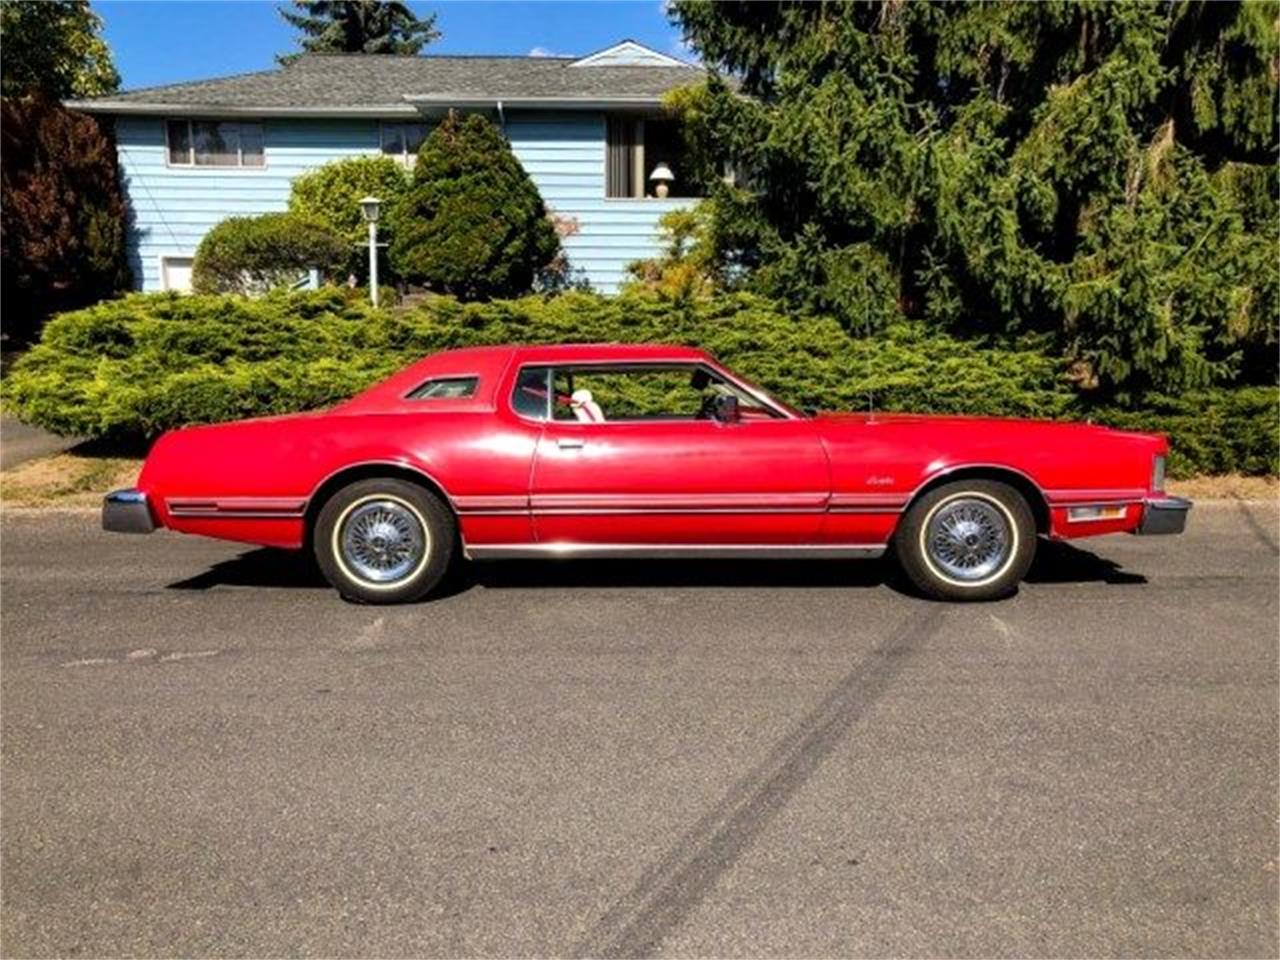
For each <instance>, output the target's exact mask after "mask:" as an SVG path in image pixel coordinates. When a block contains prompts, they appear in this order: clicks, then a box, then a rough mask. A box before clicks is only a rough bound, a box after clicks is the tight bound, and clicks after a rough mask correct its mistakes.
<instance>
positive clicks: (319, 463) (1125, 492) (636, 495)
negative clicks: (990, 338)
mask: <svg viewBox="0 0 1280 960" xmlns="http://www.w3.org/2000/svg"><path fill="white" fill-rule="evenodd" d="M1167 450H1168V445H1167V444H1166V442H1165V440H1164V438H1163V437H1159V436H1153V435H1149V434H1140V433H1124V432H1120V431H1117V430H1110V429H1106V428H1103V427H1098V426H1092V425H1089V424H1082V423H1047V422H1034V421H1020V420H999V419H987V418H971V417H951V416H916V415H911V414H887V413H883V414H882V413H862V414H819V415H815V416H809V415H806V414H804V413H802V412H800V411H798V410H795V409H793V408H791V407H789V406H787V405H786V404H785V403H782V402H780V401H778V400H776V399H774V398H773V397H770V396H769V395H768V394H767V393H765V392H764V391H763V390H761V389H759V388H758V387H756V386H753V385H752V384H751V383H748V382H747V381H746V380H743V379H742V378H741V377H738V376H736V375H734V374H733V373H731V372H729V371H728V370H726V369H725V368H724V367H722V366H720V365H719V364H718V363H716V361H715V360H713V359H712V358H711V357H710V356H708V355H707V354H706V353H704V352H702V351H700V350H693V349H689V348H685V347H666V346H621V345H616V344H607V345H575V346H551V347H521V346H504V347H478V348H472V349H466V350H452V351H448V352H445V353H439V354H435V355H434V356H430V357H428V358H426V359H425V360H422V361H420V362H419V363H416V364H413V365H412V366H410V367H408V368H407V369H405V370H403V371H401V372H400V373H398V374H396V375H395V376H393V377H391V378H390V379H388V380H386V381H384V382H383V383H380V384H378V385H377V386H374V387H372V388H370V389H369V390H366V391H365V392H364V393H362V394H360V395H359V396H357V397H355V398H353V399H351V400H349V401H347V402H345V403H342V404H340V405H339V406H337V407H334V408H333V409H331V410H327V411H321V412H314V413H300V414H295V415H292V416H281V417H265V418H261V419H255V420H245V421H241V422H238V423H227V424H219V425H216V426H205V427H192V428H189V429H184V430H177V431H174V432H172V433H167V434H165V435H164V436H162V437H161V438H160V439H159V441H157V443H156V444H155V446H154V448H153V449H152V450H151V453H150V455H149V456H148V457H147V460H146V464H145V465H144V466H143V468H142V473H141V476H140V477H139V479H138V486H137V488H136V489H131V490H121V491H117V492H115V493H112V494H110V495H108V497H107V498H106V503H105V504H104V507H103V515H102V520H103V526H104V527H105V528H106V529H107V530H115V531H121V532H130V533H145V532H150V531H151V530H153V529H155V528H156V527H157V526H163V527H168V528H169V529H171V530H178V531H181V532H183V533H197V534H202V535H204V536H210V537H220V538H223V539H226V540H238V541H244V542H246V543H255V544H262V545H266V546H273V547H288V548H294V549H301V548H305V547H309V548H310V549H312V550H314V551H315V556H316V559H317V561H318V562H319V564H320V567H321V569H322V570H323V571H324V573H325V575H326V576H327V577H328V579H329V581H330V582H331V583H332V584H333V585H334V586H335V587H336V588H337V589H338V591H339V592H340V593H342V594H343V595H344V596H346V597H348V598H351V599H357V600H362V601H366V602H369V603H394V602H400V601H408V600H414V599H417V598H419V597H422V596H425V595H426V594H428V593H430V591H431V590H432V588H433V587H434V586H435V585H436V584H437V583H438V582H439V581H440V579H441V577H442V576H443V575H444V573H445V571H446V570H447V569H448V568H449V566H450V564H451V563H453V562H454V560H455V559H456V558H457V557H458V555H459V554H461V555H463V556H465V557H469V558H471V559H475V560H480V559H490V558H504V557H569V556H574V557H583V556H590V557H740V556H751V557H761V556H763V557H815V556H817V557H878V556H880V555H881V554H883V553H885V552H886V551H889V550H892V553H893V555H894V557H895V558H896V559H897V562H898V563H899V564H901V566H902V568H903V569H904V571H905V572H906V573H907V575H908V576H909V577H910V579H911V580H912V581H913V582H914V583H915V585H916V586H917V587H918V588H919V589H920V590H921V591H923V592H924V593H926V594H928V595H930V596H933V597H937V598H944V599H950V600H979V599H991V598H995V597H1001V596H1005V595H1007V594H1009V593H1011V592H1012V591H1013V590H1015V589H1016V586H1017V584H1018V582H1019V581H1020V580H1021V579H1022V577H1023V575H1024V574H1025V573H1026V571H1027V568H1028V567H1029V566H1030V564H1031V560H1032V556H1033V555H1034V553H1035V547H1036V540H1037V536H1038V535H1039V536H1048V537H1053V538H1076V537H1086V536H1093V535H1096V534H1102V533H1117V532H1122V531H1123V532H1129V533H1180V532H1181V531H1182V530H1183V528H1184V526H1185V523H1186V515H1187V511H1188V509H1189V508H1190V506H1191V504H1190V502H1188V501H1186V500H1181V499H1178V498H1176V497H1167V496H1165V495H1164V493H1163V486H1164V463H1165V455H1166V453H1167Z"/></svg>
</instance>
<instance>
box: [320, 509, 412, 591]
mask: <svg viewBox="0 0 1280 960" xmlns="http://www.w3.org/2000/svg"><path fill="white" fill-rule="evenodd" d="M341 543H342V558H343V560H344V561H345V562H346V565H347V567H348V568H349V569H350V570H351V572H352V573H353V574H355V575H356V576H357V577H360V578H361V579H362V580H368V581H370V582H372V583H394V582H395V581H397V580H402V579H404V578H405V577H407V576H408V575H409V574H410V573H412V572H414V571H415V570H417V569H418V567H419V566H420V564H421V561H422V558H423V556H424V555H425V553H426V549H427V538H426V535H425V533H424V532H423V529H422V522H421V521H420V520H419V519H418V517H417V515H416V514H415V513H414V512H413V511H412V510H410V509H409V508H408V507H406V506H404V505H403V504H401V503H397V502H396V501H395V500H370V501H369V502H367V503H362V504H361V505H360V506H358V507H357V508H356V509H354V510H352V511H351V513H350V514H349V515H348V516H347V517H346V519H345V520H344V522H343V524H342V532H341Z"/></svg>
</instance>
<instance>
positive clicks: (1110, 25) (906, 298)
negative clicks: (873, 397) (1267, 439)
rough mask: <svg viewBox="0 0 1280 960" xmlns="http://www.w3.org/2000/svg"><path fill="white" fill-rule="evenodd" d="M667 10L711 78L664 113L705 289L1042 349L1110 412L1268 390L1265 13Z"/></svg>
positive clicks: (1279, 304) (1220, 8)
mask: <svg viewBox="0 0 1280 960" xmlns="http://www.w3.org/2000/svg"><path fill="white" fill-rule="evenodd" d="M672 9H673V15H674V17H675V18H676V19H677V20H678V22H679V23H680V25H681V26H682V27H683V29H684V31H685V34H686V36H687V38H688V39H689V40H690V41H691V42H692V44H693V46H694V47H695V48H696V49H697V50H698V52H699V53H701V55H702V56H703V58H704V60H705V62H706V63H707V64H708V65H710V66H711V67H712V69H713V71H714V72H715V74H718V75H713V76H712V78H711V79H710V81H709V82H708V83H707V85H705V86H704V87H702V88H700V89H694V90H686V91H682V92H680V93H679V94H678V95H677V96H675V97H674V98H673V105H674V106H675V107H677V108H678V109H680V110H681V111H682V112H683V113H684V115H685V117H686V121H687V131H688V137H689V140H690V144H691V146H692V148H693V150H694V152H695V154H696V155H697V156H698V159H699V167H700V172H701V176H702V178H703V179H704V181H705V184H706V187H707V190H708V192H709V193H710V194H711V195H712V197H713V203H712V215H711V216H710V218H709V220H710V224H709V227H708V230H709V239H710V245H711V246H712V248H713V250H714V251H715V261H716V265H717V268H718V270H719V272H720V274H721V276H722V277H723V278H725V279H726V281H736V282H743V280H742V278H745V283H746V284H748V285H750V286H752V287H754V288H756V289H759V290H762V291H764V292H766V293H769V294H772V295H775V296H781V297H785V298H786V299H787V300H788V301H789V302H792V303H795V304H797V305H799V306H803V307H807V308H809V309H812V310H822V311H831V312H834V313H835V314H837V315H838V316H840V317H842V318H843V319H844V321H845V322H846V324H848V325H849V326H851V327H854V328H860V327H862V326H863V325H864V324H871V325H875V324H877V323H882V322H884V320H885V319H886V318H888V317H891V316H893V315H894V314H896V313H898V312H905V313H906V314H908V315H911V316H919V317H926V318H928V319H930V320H932V321H935V322H937V323H940V324H946V325H948V326H951V327H954V328H958V329H961V330H973V331H999V332H1015V333H1033V332H1039V333H1047V334H1049V335H1051V336H1052V338H1053V339H1054V341H1055V342H1056V343H1057V344H1058V345H1059V348H1060V349H1061V351H1062V352H1063V354H1064V355H1065V357H1066V358H1067V359H1068V360H1070V361H1072V363H1073V367H1072V369H1073V371H1074V373H1075V376H1076V379H1077V380H1078V381H1079V382H1080V384H1081V386H1083V387H1089V388H1092V387H1095V386H1098V387H1100V388H1101V389H1102V392H1105V393H1110V394H1113V395H1116V396H1118V397H1120V398H1121V399H1125V398H1129V399H1133V398H1136V397H1137V396H1139V395H1141V394H1143V393H1146V392H1150V391H1161V390H1163V391H1176V390H1180V389H1183V388H1186V387H1189V386H1195V385H1199V384H1206V383H1211V382H1215V381H1218V382H1225V381H1229V380H1232V379H1235V378H1238V377H1240V376H1242V375H1243V376H1246V377H1248V378H1250V379H1253V380H1264V381H1270V382H1274V380H1275V378H1276V363H1275V344H1276V319H1277V315H1278V313H1280V293H1278V287H1280V281H1278V277H1277V272H1278V271H1277V257H1278V256H1280V215H1278V214H1280V209H1278V207H1277V185H1278V184H1280V177H1278V176H1277V167H1276V162H1275V161H1276V156H1277V148H1278V147H1280V140H1278V138H1277V120H1276V109H1275V108H1276V92H1277V80H1276V78H1277V69H1276V64H1277V63H1278V62H1280V35H1278V33H1277V30H1276V21H1275V6H1274V5H1272V4H1267V3H1226V2H1224V3H1209V2H1204V0H1186V2H1177V3H1174V2H1141V3H1127V2H1126V3H1111V2H1101V3H1088V4H1086V3H1074V2H1048V3H1026V2H1012V3H980V2H970V3H954V4H931V3H901V2H895V0H884V2H875V3H868V2H859V3H853V2H848V3H827V4H805V3H788V2H776V3H740V2H722V3H716V4H707V3H703V2H701V0H676V2H675V3H674V4H673V7H672ZM726 75H727V77H728V79H726V78H725V76H726ZM740 94H746V95H747V96H745V97H744V96H741V95H740ZM726 161H728V162H730V163H731V164H732V167H733V169H735V170H736V171H739V172H741V173H742V174H744V175H745V176H744V177H742V178H740V183H739V184H738V185H737V186H732V185H726V184H724V183H722V182H721V180H720V177H719V176H718V173H719V171H720V170H721V169H722V165H723V163H724V162H726Z"/></svg>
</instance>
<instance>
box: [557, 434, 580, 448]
mask: <svg viewBox="0 0 1280 960" xmlns="http://www.w3.org/2000/svg"><path fill="white" fill-rule="evenodd" d="M556 446H557V447H559V448H560V449H561V450H581V449H582V446H583V443H582V441H581V440H576V439H574V438H572V437H561V438H560V439H559V440H557V441H556Z"/></svg>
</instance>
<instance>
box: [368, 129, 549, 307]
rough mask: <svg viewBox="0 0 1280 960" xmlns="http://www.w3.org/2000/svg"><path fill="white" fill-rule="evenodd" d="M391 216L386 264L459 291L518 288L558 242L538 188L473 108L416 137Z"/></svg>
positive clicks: (488, 294) (474, 294)
mask: <svg viewBox="0 0 1280 960" xmlns="http://www.w3.org/2000/svg"><path fill="white" fill-rule="evenodd" d="M390 226H391V232H392V237H393V239H392V241H391V246H390V248H389V250H388V253H389V259H390V262H391V268H392V269H393V270H394V271H395V272H396V273H397V274H398V275H399V276H400V277H402V278H403V279H405V280H407V281H408V282H410V283H416V284H422V285H424V286H426V287H428V288H430V289H431V290H434V291H436V292H437V293H447V294H452V295H454V296H457V297H461V298H462V299H464V300H488V299H490V298H492V297H510V296H518V295H520V294H522V293H527V292H528V291H529V290H531V289H533V286H534V282H535V281H536V280H537V279H538V278H539V276H540V275H541V274H542V273H543V272H544V271H546V270H548V269H549V268H552V267H553V265H555V264H556V262H557V255H558V254H559V252H560V238H559V237H558V236H557V235H556V231H555V227H554V226H552V224H551V221H550V220H549V219H548V217H547V210H546V207H545V206H543V203H542V197H541V196H540V195H539V193H538V188H537V187H536V186H535V185H534V183H533V180H531V179H530V178H529V174H528V173H526V172H525V169H524V167H522V166H521V165H520V161H518V160H517V159H516V157H515V154H514V153H512V152H511V144H509V143H508V142H507V140H506V138H505V137H504V136H503V135H502V133H501V131H499V130H498V128H497V127H495V126H494V125H493V124H492V123H490V122H489V121H488V120H486V119H485V118H484V117H482V116H479V115H478V114H472V115H471V116H468V117H467V118H466V119H461V118H459V117H458V116H457V114H454V113H450V114H449V116H448V117H447V118H446V119H445V120H444V121H443V122H441V123H440V124H439V125H437V126H436V128H435V129H434V130H432V131H431V135H430V136H428V137H427V139H426V140H424V141H423V143H422V147H421V148H420V149H419V151H418V162H417V164H416V166H415V167H414V169H413V183H412V184H411V185H410V187H409V190H408V192H407V193H406V194H405V196H404V199H403V200H402V201H401V202H400V203H398V204H397V205H396V207H395V208H394V209H392V210H391V211H390Z"/></svg>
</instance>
